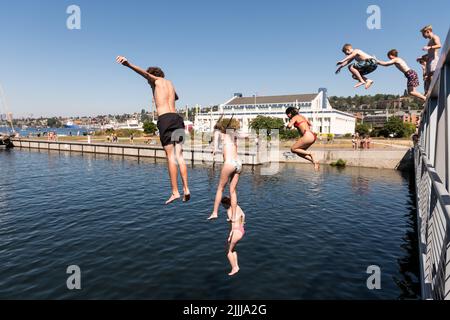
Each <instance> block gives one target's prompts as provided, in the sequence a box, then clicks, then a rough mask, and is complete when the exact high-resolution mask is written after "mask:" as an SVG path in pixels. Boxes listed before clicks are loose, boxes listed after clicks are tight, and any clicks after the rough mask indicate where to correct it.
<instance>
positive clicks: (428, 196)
mask: <svg viewBox="0 0 450 320" xmlns="http://www.w3.org/2000/svg"><path fill="white" fill-rule="evenodd" d="M449 103H450V32H449V33H448V36H447V39H446V41H445V44H444V47H443V49H442V54H441V57H440V60H439V64H438V67H437V69H436V72H435V74H434V76H433V80H432V83H431V86H430V90H429V92H428V95H427V102H426V104H425V108H424V111H423V112H422V119H421V123H420V127H419V140H418V143H417V144H416V147H415V157H414V161H415V174H416V194H417V218H418V233H419V253H420V271H421V283H422V298H423V299H436V300H442V299H445V300H450V241H449V240H450V228H449V226H450V195H449V183H450V178H449V175H450V154H449V145H450V128H449V123H450V110H449Z"/></svg>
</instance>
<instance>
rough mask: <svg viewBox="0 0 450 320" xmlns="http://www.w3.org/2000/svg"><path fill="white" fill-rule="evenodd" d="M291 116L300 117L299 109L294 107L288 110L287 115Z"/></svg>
mask: <svg viewBox="0 0 450 320" xmlns="http://www.w3.org/2000/svg"><path fill="white" fill-rule="evenodd" d="M289 114H290V115H291V117H295V116H296V115H298V110H297V108H294V107H289V108H287V109H286V115H287V116H289Z"/></svg>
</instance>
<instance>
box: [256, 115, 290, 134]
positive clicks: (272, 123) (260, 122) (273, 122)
mask: <svg viewBox="0 0 450 320" xmlns="http://www.w3.org/2000/svg"><path fill="white" fill-rule="evenodd" d="M250 128H251V129H253V130H255V131H256V133H259V131H260V130H267V134H268V135H269V134H270V133H271V131H272V130H274V129H278V130H280V131H281V130H282V129H283V128H284V122H283V119H280V118H274V117H265V116H257V117H256V118H255V119H253V120H252V121H251V122H250Z"/></svg>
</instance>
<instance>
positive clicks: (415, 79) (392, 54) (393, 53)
mask: <svg viewBox="0 0 450 320" xmlns="http://www.w3.org/2000/svg"><path fill="white" fill-rule="evenodd" d="M387 56H388V58H389V59H390V60H389V61H380V60H378V61H377V63H378V64H379V65H381V66H385V67H388V66H392V65H395V66H396V67H397V69H398V70H400V72H402V73H403V74H404V75H405V77H406V79H407V80H408V81H407V84H406V86H407V88H408V94H410V95H411V96H413V97H416V98H419V99H420V100H422V101H424V102H425V100H426V99H427V98H426V97H425V96H424V95H423V94H421V93H419V92H417V90H416V88H417V87H418V86H419V85H420V84H419V76H418V75H417V72H416V71H414V70H413V69H411V68H410V67H408V65H407V64H406V62H405V60H403V59H402V58H399V56H398V51H397V50H396V49H392V50H390V51H389V52H388V53H387Z"/></svg>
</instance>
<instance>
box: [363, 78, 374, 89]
mask: <svg viewBox="0 0 450 320" xmlns="http://www.w3.org/2000/svg"><path fill="white" fill-rule="evenodd" d="M372 85H373V80H367V82H366V86H365V88H366V89H369V88H370V87H371V86H372Z"/></svg>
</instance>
